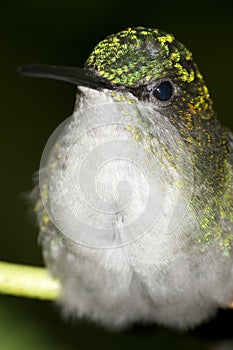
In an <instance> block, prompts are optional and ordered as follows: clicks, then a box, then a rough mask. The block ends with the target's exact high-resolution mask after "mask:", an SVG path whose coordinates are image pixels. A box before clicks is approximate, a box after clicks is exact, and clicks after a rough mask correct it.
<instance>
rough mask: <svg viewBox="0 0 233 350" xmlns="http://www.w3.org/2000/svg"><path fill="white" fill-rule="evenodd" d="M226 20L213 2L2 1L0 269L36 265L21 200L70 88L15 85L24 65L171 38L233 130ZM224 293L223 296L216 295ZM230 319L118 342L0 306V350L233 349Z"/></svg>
mask: <svg viewBox="0 0 233 350" xmlns="http://www.w3.org/2000/svg"><path fill="white" fill-rule="evenodd" d="M232 18H233V11H232V5H231V2H230V1H229V2H227V1H225V0H224V1H219V2H218V3H215V2H210V1H207V2H204V1H191V0H190V1H184V2H182V1H179V2H177V1H161V0H160V1H142V2H141V3H136V2H129V1H127V0H126V1H124V0H119V1H111V2H110V1H109V0H102V1H93V0H89V1H83V2H79V1H77V0H76V1H74V0H66V1H65V0H62V1H58V0H57V1H55V0H52V1H51V0H50V1H49V0H48V1H46V0H42V1H29V0H28V1H26V0H25V1H13V0H12V1H6V0H5V1H4V2H3V1H1V4H0V45H1V46H0V47H1V52H0V59H1V66H0V67H1V68H0V69H1V83H0V86H1V91H0V98H1V104H0V107H1V138H0V141H1V148H0V150H1V158H0V159H1V172H0V175H1V182H0V188H1V190H0V191H1V192H0V194H1V198H0V203H1V210H0V213H1V235H0V260H6V261H12V262H18V263H27V264H34V265H42V264H43V263H42V260H41V254H40V249H39V248H38V246H37V232H36V228H35V226H34V223H33V219H32V218H31V215H30V211H29V209H28V205H27V202H26V200H25V199H24V195H23V194H24V193H25V192H27V191H29V190H30V189H31V188H32V174H33V173H34V172H35V171H36V170H37V169H38V167H39V162H40V156H41V154H42V151H43V148H44V146H45V143H46V141H47V139H48V138H49V136H50V134H51V133H52V131H53V130H54V129H55V128H56V126H58V125H59V124H60V123H61V122H62V121H63V120H64V119H65V118H67V117H68V116H69V115H70V114H71V113H72V108H73V103H74V96H75V87H73V86H70V85H68V84H65V83H60V82H53V81H45V80H34V79H27V78H19V77H18V76H17V75H16V73H15V70H16V67H17V66H18V65H20V64H23V63H53V64H61V65H73V66H82V65H83V62H84V60H85V59H86V58H87V56H88V54H89V53H90V51H91V50H92V48H93V46H94V45H95V44H96V43H97V42H98V41H99V40H101V39H103V38H104V37H105V36H106V35H108V34H112V33H114V32H117V31H119V30H120V29H123V28H125V27H128V26H136V25H143V26H151V27H158V28H160V29H163V30H166V31H170V32H173V33H174V34H175V36H176V38H178V39H179V40H180V41H182V42H183V43H185V44H186V46H188V47H189V48H191V50H192V51H193V53H194V56H195V57H196V61H197V63H198V65H199V67H200V70H201V72H202V73H203V74H204V76H205V79H206V81H207V84H208V86H209V88H210V90H211V93H212V96H213V99H214V101H215V108H216V110H217V112H218V114H219V118H220V119H221V120H222V122H223V123H224V124H225V125H227V126H228V127H232V128H233V120H232V102H233V99H232V80H233V74H232V62H233V40H232V36H233V25H232ZM223 288H224V286H223ZM232 313H233V311H232V312H231V311H228V312H226V311H225V312H224V311H222V312H220V313H219V315H218V317H217V318H216V319H215V320H213V321H212V322H210V323H209V324H207V325H204V326H202V327H200V328H199V329H197V330H196V331H195V332H190V333H186V334H178V333H175V332H171V331H168V330H165V329H160V328H157V327H150V328H143V327H136V326H135V327H134V328H133V329H130V330H128V331H125V332H123V333H121V334H117V333H111V332H106V331H104V330H102V329H100V328H98V327H96V326H91V325H88V324H84V323H76V324H75V323H74V322H72V323H65V322H63V320H62V319H61V317H60V314H59V311H58V310H56V308H55V307H54V305H53V304H51V303H49V302H39V301H32V300H24V299H19V298H13V297H5V296H0V350H15V349H17V350H20V349H32V350H34V349H43V350H47V349H50V350H51V349H57V350H60V349H67V350H70V349H83V348H87V349H90V348H94V347H95V348H100V347H101V348H102V349H107V348H109V347H110V348H113V349H115V348H119V347H122V348H123V349H127V348H130V347H135V348H136V349H142V348H153V349H157V348H158V349H211V350H215V349H216V350H217V349H218V350H219V349H223V350H224V349H225V350H228V349H233V314H232Z"/></svg>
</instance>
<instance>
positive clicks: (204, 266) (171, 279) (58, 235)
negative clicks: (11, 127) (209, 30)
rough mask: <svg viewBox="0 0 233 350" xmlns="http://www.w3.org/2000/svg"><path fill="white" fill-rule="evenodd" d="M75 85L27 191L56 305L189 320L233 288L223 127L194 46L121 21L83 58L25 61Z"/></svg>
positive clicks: (116, 321)
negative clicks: (72, 62)
mask: <svg viewBox="0 0 233 350" xmlns="http://www.w3.org/2000/svg"><path fill="white" fill-rule="evenodd" d="M19 71H20V73H21V74H23V75H26V76H34V77H42V78H50V79H57V80H62V81H66V82H69V83H72V84H75V85H76V86H77V97H76V102H75V107H74V112H73V114H72V116H71V117H69V118H68V119H67V120H65V121H64V123H62V125H61V126H59V127H58V129H56V131H55V133H54V134H53V135H52V136H51V138H50V140H49V142H48V144H47V145H46V147H45V151H44V153H43V156H42V161H41V166H40V170H39V179H38V183H37V185H36V186H35V188H34V190H33V191H32V195H31V197H32V198H33V203H34V212H35V215H36V218H37V223H38V227H39V232H40V233H39V242H40V245H41V247H42V253H43V257H44V261H45V264H46V266H47V268H48V270H49V271H50V272H51V274H52V275H53V276H55V277H56V278H58V279H59V280H60V282H61V285H62V292H61V295H60V297H59V299H58V301H57V303H58V304H59V305H60V306H61V309H62V312H63V313H64V314H65V315H72V316H75V317H77V318H85V319H89V320H91V321H94V322H97V323H99V324H101V325H103V326H104V327H107V328H110V329H122V328H125V327H128V326H130V325H132V324H134V323H135V322H136V323H138V322H139V323H140V322H141V323H143V324H148V323H149V324H151V323H153V324H158V325H163V326H167V327H170V328H173V329H179V330H187V329H191V328H194V327H196V326H197V325H199V324H201V323H202V322H204V321H206V320H208V319H210V318H211V317H213V316H214V315H215V313H216V312H217V310H218V308H226V307H228V305H229V304H230V302H231V301H232V299H233V249H232V248H233V169H232V166H233V136H232V133H231V132H230V131H229V130H228V129H227V128H225V127H223V126H222V125H221V123H220V122H219V120H218V118H217V115H216V113H215V111H214V109H213V103H212V100H211V97H210V94H209V91H208V88H207V86H206V84H205V82H204V79H203V76H202V75H201V73H200V71H199V69H198V67H197V65H196V63H195V62H194V60H193V55H192V53H191V51H189V50H188V49H187V48H186V47H185V46H184V45H183V44H182V43H180V42H179V41H177V40H176V39H175V38H174V36H173V35H172V34H170V33H166V32H164V31H161V30H159V29H153V28H144V27H135V28H127V29H125V30H122V31H120V32H119V33H117V34H113V35H110V36H108V37H107V38H106V39H104V40H102V41H101V42H100V43H99V44H97V46H96V47H95V48H94V50H93V51H92V53H91V54H90V56H89V57H88V59H87V60H86V62H85V64H84V68H77V67H61V66H45V65H25V66H22V67H20V68H19Z"/></svg>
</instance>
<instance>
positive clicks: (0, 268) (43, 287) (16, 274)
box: [0, 262, 61, 300]
mask: <svg viewBox="0 0 233 350" xmlns="http://www.w3.org/2000/svg"><path fill="white" fill-rule="evenodd" d="M60 290H61V286H60V283H59V281H58V280H56V279H54V278H53V277H51V276H50V275H49V274H48V271H47V270H46V269H45V268H43V267H34V266H26V265H18V264H12V263H6V262H0V293H3V294H10V295H16V296H21V297H26V298H38V299H47V300H55V299H56V298H57V297H58V296H59V294H60Z"/></svg>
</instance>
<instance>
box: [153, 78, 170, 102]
mask: <svg viewBox="0 0 233 350" xmlns="http://www.w3.org/2000/svg"><path fill="white" fill-rule="evenodd" d="M172 94H173V87H172V84H171V83H170V81H163V82H162V83H160V84H159V85H157V86H156V88H155V90H154V92H153V95H154V96H155V97H156V98H157V99H158V100H159V101H168V100H170V98H171V97H172Z"/></svg>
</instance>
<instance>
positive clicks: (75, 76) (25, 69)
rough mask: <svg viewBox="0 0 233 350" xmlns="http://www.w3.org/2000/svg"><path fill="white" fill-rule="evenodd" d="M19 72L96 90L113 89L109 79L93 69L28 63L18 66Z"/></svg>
mask: <svg viewBox="0 0 233 350" xmlns="http://www.w3.org/2000/svg"><path fill="white" fill-rule="evenodd" d="M17 72H18V73H19V74H20V75H24V76H29V77H37V78H47V79H55V80H61V81H66V82H67V83H71V84H75V85H78V86H86V87H89V88H91V89H95V90H98V89H101V88H108V89H112V87H111V85H110V83H109V81H108V80H106V79H104V78H101V77H97V76H96V75H95V74H94V73H93V72H92V71H90V70H88V69H83V68H77V67H62V66H49V65H48V66H47V65H36V64H28V65H25V66H21V67H18V69H17Z"/></svg>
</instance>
